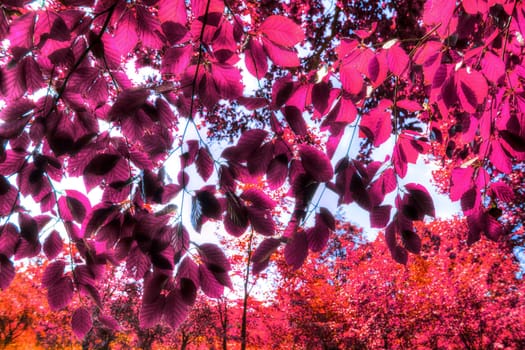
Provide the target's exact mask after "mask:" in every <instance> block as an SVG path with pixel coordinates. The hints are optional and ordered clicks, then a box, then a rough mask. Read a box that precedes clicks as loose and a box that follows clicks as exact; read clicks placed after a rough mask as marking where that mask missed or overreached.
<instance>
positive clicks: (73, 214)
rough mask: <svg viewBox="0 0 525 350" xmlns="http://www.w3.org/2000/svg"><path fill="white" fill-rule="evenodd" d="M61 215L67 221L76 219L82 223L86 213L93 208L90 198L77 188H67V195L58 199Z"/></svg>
mask: <svg viewBox="0 0 525 350" xmlns="http://www.w3.org/2000/svg"><path fill="white" fill-rule="evenodd" d="M58 207H59V210H60V217H61V218H62V220H65V221H76V222H78V223H82V222H83V221H84V218H85V217H86V213H87V212H88V211H89V210H90V209H91V205H90V203H89V199H88V198H87V197H86V196H85V195H84V194H82V193H80V192H78V191H75V190H67V191H66V196H62V197H60V198H59V200H58Z"/></svg>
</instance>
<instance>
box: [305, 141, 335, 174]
mask: <svg viewBox="0 0 525 350" xmlns="http://www.w3.org/2000/svg"><path fill="white" fill-rule="evenodd" d="M299 156H300V157H301V163H302V165H303V168H304V170H306V172H307V173H308V174H309V175H310V176H311V177H312V178H314V179H315V180H316V181H319V182H327V181H330V180H331V179H332V177H333V176H334V170H333V168H332V163H330V159H328V156H327V155H326V154H325V153H323V152H321V151H319V150H318V149H316V148H314V147H312V146H310V145H305V144H303V145H301V146H300V148H299Z"/></svg>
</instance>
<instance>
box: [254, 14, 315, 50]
mask: <svg viewBox="0 0 525 350" xmlns="http://www.w3.org/2000/svg"><path fill="white" fill-rule="evenodd" d="M259 30H260V31H261V32H262V33H263V34H264V35H266V36H267V37H268V39H270V40H271V41H272V42H274V43H275V44H277V45H280V46H284V47H292V46H294V45H296V44H298V43H300V42H301V41H303V40H304V38H305V37H304V33H303V30H302V29H301V27H300V26H298V25H297V24H296V23H295V22H294V21H292V20H291V19H289V18H287V17H284V16H278V15H274V16H270V17H268V18H267V19H266V20H265V21H264V22H263V24H262V25H261V27H260V28H259Z"/></svg>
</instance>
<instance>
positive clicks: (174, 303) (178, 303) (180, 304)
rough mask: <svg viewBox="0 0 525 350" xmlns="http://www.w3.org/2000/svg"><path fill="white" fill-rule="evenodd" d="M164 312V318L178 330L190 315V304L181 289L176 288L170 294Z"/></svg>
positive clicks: (172, 327)
mask: <svg viewBox="0 0 525 350" xmlns="http://www.w3.org/2000/svg"><path fill="white" fill-rule="evenodd" d="M162 313H163V316H164V320H165V321H166V323H167V324H168V325H169V326H170V327H171V329H173V330H176V329H177V328H178V327H179V326H180V325H181V324H182V322H184V320H185V319H186V317H188V313H189V309H188V305H187V304H186V303H185V301H184V298H183V297H182V294H181V291H180V290H178V289H174V290H172V291H171V292H170V293H169V294H168V296H167V297H166V303H165V306H164V310H163V311H162Z"/></svg>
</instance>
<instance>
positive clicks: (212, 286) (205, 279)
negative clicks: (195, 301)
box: [199, 265, 224, 298]
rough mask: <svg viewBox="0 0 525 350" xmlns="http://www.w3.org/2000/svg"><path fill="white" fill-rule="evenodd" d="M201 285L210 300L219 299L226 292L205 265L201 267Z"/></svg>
mask: <svg viewBox="0 0 525 350" xmlns="http://www.w3.org/2000/svg"><path fill="white" fill-rule="evenodd" d="M199 284H200V286H201V289H202V291H203V292H204V294H206V295H207V296H209V297H210V298H219V297H220V296H222V293H223V292H224V286H223V285H222V284H221V283H219V281H217V279H216V278H215V275H214V274H213V273H212V272H211V271H210V270H209V269H208V268H207V267H206V266H205V265H199Z"/></svg>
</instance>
